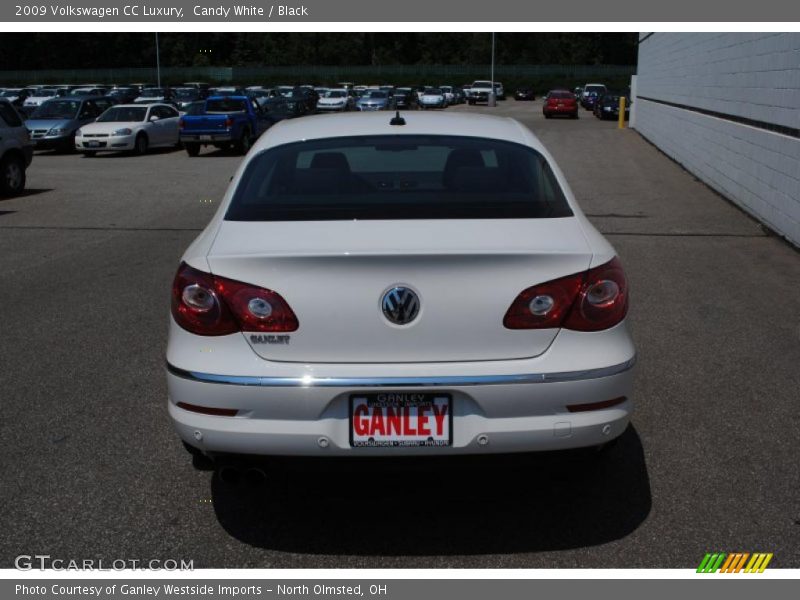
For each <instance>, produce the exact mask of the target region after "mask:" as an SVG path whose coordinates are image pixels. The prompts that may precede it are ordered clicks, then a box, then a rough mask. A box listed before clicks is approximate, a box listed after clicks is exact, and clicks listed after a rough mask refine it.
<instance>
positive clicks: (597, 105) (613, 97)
mask: <svg viewBox="0 0 800 600" xmlns="http://www.w3.org/2000/svg"><path fill="white" fill-rule="evenodd" d="M623 97H624V98H625V100H626V101H625V118H628V116H629V114H630V105H631V100H630V95H629V94H628V92H612V91H609V90H608V88H606V86H605V85H604V84H602V83H587V84H586V85H585V86H583V87H577V88H575V89H574V90H568V89H554V90H550V91H549V92H547V95H546V96H545V98H544V104H542V113H543V114H544V116H545V118H547V119H549V118H551V117H555V116H568V117H570V118H573V119H577V118H578V113H579V107H581V106H582V107H583V108H584V109H586V110H591V111H592V113H593V114H594V116H595V117H597V118H598V119H618V118H619V107H620V98H623Z"/></svg>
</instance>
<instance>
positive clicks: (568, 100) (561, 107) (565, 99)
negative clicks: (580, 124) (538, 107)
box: [542, 90, 578, 119]
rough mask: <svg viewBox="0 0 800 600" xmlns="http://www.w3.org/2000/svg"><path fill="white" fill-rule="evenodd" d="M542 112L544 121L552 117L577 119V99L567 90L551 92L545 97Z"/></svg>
mask: <svg viewBox="0 0 800 600" xmlns="http://www.w3.org/2000/svg"><path fill="white" fill-rule="evenodd" d="M542 112H543V113H544V116H545V118H546V119H549V118H550V117H552V116H554V115H567V116H569V117H571V118H573V119H577V118H578V99H577V98H576V97H575V94H573V93H572V92H570V91H568V90H551V91H550V92H548V93H547V96H546V97H545V101H544V105H543V106H542Z"/></svg>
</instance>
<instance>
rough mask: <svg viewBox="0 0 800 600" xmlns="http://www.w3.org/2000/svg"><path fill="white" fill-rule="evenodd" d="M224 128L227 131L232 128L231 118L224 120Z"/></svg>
mask: <svg viewBox="0 0 800 600" xmlns="http://www.w3.org/2000/svg"><path fill="white" fill-rule="evenodd" d="M225 127H226V128H228V129H230V128H231V127H233V119H232V118H231V117H228V118H227V119H225Z"/></svg>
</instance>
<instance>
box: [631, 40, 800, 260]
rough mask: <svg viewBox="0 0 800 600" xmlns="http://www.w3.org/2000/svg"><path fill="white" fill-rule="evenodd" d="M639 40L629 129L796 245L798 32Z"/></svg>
mask: <svg viewBox="0 0 800 600" xmlns="http://www.w3.org/2000/svg"><path fill="white" fill-rule="evenodd" d="M640 39H641V40H642V41H641V42H640V45H639V65H638V70H637V73H638V74H637V77H636V84H635V86H634V88H635V92H634V93H635V98H634V105H633V106H634V108H633V110H634V111H635V115H634V116H633V117H632V123H633V126H634V127H635V128H636V130H637V131H639V132H640V133H641V134H642V135H643V136H644V137H645V138H647V139H648V140H650V141H651V142H652V143H653V144H655V145H656V146H657V147H658V148H660V149H661V150H662V151H663V152H664V153H665V154H667V155H668V156H670V157H671V158H673V159H674V160H676V161H677V162H679V163H680V164H681V165H683V166H684V167H685V168H686V169H687V170H688V171H690V172H691V173H693V174H694V175H695V176H697V177H698V178H699V179H701V180H702V181H704V182H705V183H706V184H708V185H709V186H711V187H712V188H714V189H715V190H717V191H719V192H720V193H722V194H723V195H725V196H726V197H727V198H729V199H730V200H732V201H733V202H735V203H736V204H738V205H739V206H741V207H742V208H743V209H744V210H746V211H747V212H749V213H750V214H752V215H753V216H754V217H756V218H758V219H759V220H761V221H762V222H764V223H765V224H767V225H768V226H769V227H770V228H772V229H774V230H776V231H777V232H779V233H780V234H782V235H784V236H785V237H786V238H788V239H789V240H790V241H792V242H793V243H794V244H796V245H798V246H800V133H799V132H798V128H800V33H708V34H706V33H654V34H652V35H648V34H641V35H640Z"/></svg>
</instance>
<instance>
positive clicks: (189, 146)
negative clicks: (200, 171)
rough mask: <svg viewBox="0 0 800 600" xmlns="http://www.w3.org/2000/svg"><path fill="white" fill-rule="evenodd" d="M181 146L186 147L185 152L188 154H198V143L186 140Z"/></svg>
mask: <svg viewBox="0 0 800 600" xmlns="http://www.w3.org/2000/svg"><path fill="white" fill-rule="evenodd" d="M183 147H184V148H186V154H188V155H189V156H197V155H198V154H200V144H194V143H192V142H186V143H185V144H184V145H183Z"/></svg>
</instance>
